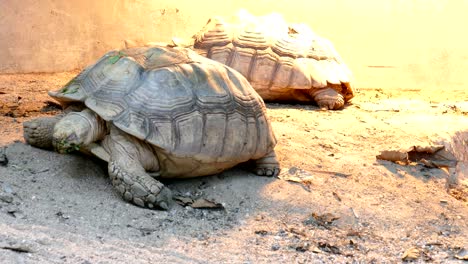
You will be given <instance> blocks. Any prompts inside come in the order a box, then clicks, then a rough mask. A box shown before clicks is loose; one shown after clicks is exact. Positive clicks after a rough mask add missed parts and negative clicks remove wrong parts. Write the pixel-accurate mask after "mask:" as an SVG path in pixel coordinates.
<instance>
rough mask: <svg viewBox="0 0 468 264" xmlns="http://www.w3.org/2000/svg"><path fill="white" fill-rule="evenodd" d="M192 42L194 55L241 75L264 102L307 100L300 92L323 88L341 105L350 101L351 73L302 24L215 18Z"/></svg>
mask: <svg viewBox="0 0 468 264" xmlns="http://www.w3.org/2000/svg"><path fill="white" fill-rule="evenodd" d="M194 38H195V42H194V49H195V50H196V51H197V53H199V54H201V55H203V56H205V57H208V58H211V59H213V60H216V61H218V62H221V63H223V64H226V65H228V66H230V67H232V68H234V69H235V70H237V71H239V72H240V73H241V74H242V75H244V76H245V77H246V78H247V79H248V80H249V81H250V83H251V85H252V86H253V87H254V88H255V90H256V91H257V92H258V93H259V94H260V95H261V96H262V98H263V99H265V100H286V101H287V100H295V101H310V100H312V98H311V97H310V96H308V95H307V92H305V91H299V90H310V89H312V90H317V89H322V88H325V87H330V88H333V89H335V90H337V91H338V92H339V93H340V94H341V95H343V97H344V99H345V101H349V100H350V99H351V98H353V96H354V92H353V89H352V85H351V81H352V73H351V71H350V70H349V68H348V67H347V66H346V64H345V63H344V62H343V60H342V59H341V57H340V56H339V54H338V52H337V51H336V50H335V48H334V47H333V44H332V43H331V42H330V41H329V40H327V39H325V38H322V37H319V36H317V35H316V34H315V33H313V32H312V30H311V29H310V28H309V27H308V26H307V25H305V24H294V25H288V24H287V23H286V22H285V21H284V20H283V19H282V18H281V17H278V16H274V15H273V16H264V17H254V16H252V15H250V17H247V18H245V17H244V19H241V20H239V22H238V23H227V22H225V21H224V20H223V19H222V18H220V17H215V18H212V19H210V20H209V21H208V23H207V24H206V26H205V27H204V28H203V29H202V30H201V31H200V32H199V33H198V34H196V35H195V36H194ZM309 94H310V93H309Z"/></svg>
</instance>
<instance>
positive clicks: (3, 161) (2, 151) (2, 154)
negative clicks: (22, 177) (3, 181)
mask: <svg viewBox="0 0 468 264" xmlns="http://www.w3.org/2000/svg"><path fill="white" fill-rule="evenodd" d="M7 164H8V158H7V155H6V148H5V147H3V148H0V166H4V167H5V166H6V165H7Z"/></svg>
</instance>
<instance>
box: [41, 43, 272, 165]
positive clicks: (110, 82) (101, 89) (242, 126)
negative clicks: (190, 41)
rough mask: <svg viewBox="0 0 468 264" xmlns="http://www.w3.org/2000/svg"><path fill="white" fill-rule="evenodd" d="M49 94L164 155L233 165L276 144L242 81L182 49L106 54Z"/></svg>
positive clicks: (252, 92) (258, 102)
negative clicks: (81, 107) (76, 104)
mask: <svg viewBox="0 0 468 264" xmlns="http://www.w3.org/2000/svg"><path fill="white" fill-rule="evenodd" d="M49 95H50V96H52V97H54V98H55V99H57V100H58V101H60V102H62V103H64V104H69V103H72V102H81V103H84V105H85V106H86V107H88V108H89V109H91V110H92V111H94V112H96V113H97V114H98V115H99V116H100V117H101V118H103V119H104V120H106V121H108V122H111V123H112V124H113V125H115V126H116V127H118V128H119V129H121V130H123V131H124V132H126V133H128V134H131V135H132V136H134V137H136V138H138V139H140V140H143V141H146V142H148V143H149V144H151V145H153V147H155V148H156V149H158V150H160V151H162V152H163V153H164V155H166V156H171V157H178V158H189V159H191V158H193V159H195V160H197V161H202V163H210V162H213V163H223V162H226V163H233V164H234V163H239V162H243V161H247V160H249V159H258V158H261V157H263V156H265V155H266V153H268V152H270V151H271V150H272V149H273V147H274V146H275V144H276V139H275V136H274V134H273V132H272V130H271V126H270V123H269V121H268V119H267V116H266V109H265V105H264V103H263V101H262V99H261V98H260V97H259V95H258V94H257V93H256V92H255V90H254V89H253V88H252V87H251V85H250V84H249V83H248V81H247V80H246V79H245V78H244V77H243V76H242V75H241V74H239V73H238V72H236V71H234V70H232V69H231V68H229V67H227V66H225V65H223V64H220V63H218V62H215V61H213V60H209V59H206V58H204V57H201V56H200V55H198V54H196V53H195V52H193V51H191V50H188V49H179V48H169V47H162V46H155V47H143V48H131V49H126V50H121V51H111V52H108V53H107V54H105V55H104V56H103V57H102V58H101V59H99V60H98V61H97V62H96V63H95V64H93V65H91V66H89V67H87V68H86V69H85V70H84V71H82V72H81V73H80V74H79V75H78V76H76V77H75V78H74V79H73V80H71V81H70V82H69V83H68V84H67V85H65V86H64V87H63V88H62V89H60V90H58V91H55V92H49Z"/></svg>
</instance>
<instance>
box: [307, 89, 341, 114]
mask: <svg viewBox="0 0 468 264" xmlns="http://www.w3.org/2000/svg"><path fill="white" fill-rule="evenodd" d="M311 96H312V98H314V101H315V102H316V103H317V105H318V106H319V107H320V109H323V110H338V109H341V108H343V106H344V104H345V101H344V98H343V96H342V95H341V94H340V93H338V92H337V91H336V90H335V89H332V88H329V87H327V88H323V89H319V90H316V91H313V92H312V93H311Z"/></svg>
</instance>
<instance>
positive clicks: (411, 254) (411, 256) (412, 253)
mask: <svg viewBox="0 0 468 264" xmlns="http://www.w3.org/2000/svg"><path fill="white" fill-rule="evenodd" d="M419 254H420V252H419V249H417V248H415V247H411V248H409V249H407V250H406V251H405V253H403V256H402V257H401V259H402V260H403V261H408V260H415V259H417V258H419Z"/></svg>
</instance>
